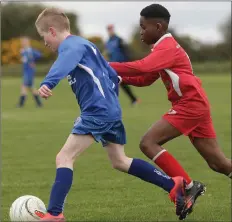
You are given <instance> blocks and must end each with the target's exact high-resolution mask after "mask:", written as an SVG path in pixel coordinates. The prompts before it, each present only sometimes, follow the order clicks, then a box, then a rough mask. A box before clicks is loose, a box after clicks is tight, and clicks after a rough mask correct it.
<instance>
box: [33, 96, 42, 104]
mask: <svg viewBox="0 0 232 222" xmlns="http://www.w3.org/2000/svg"><path fill="white" fill-rule="evenodd" d="M33 96H34V99H35V102H36V104H37V106H42V102H41V100H40V97H39V96H38V95H36V94H34V95H33Z"/></svg>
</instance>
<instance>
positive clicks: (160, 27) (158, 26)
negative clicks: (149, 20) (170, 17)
mask: <svg viewBox="0 0 232 222" xmlns="http://www.w3.org/2000/svg"><path fill="white" fill-rule="evenodd" d="M156 29H157V30H158V31H161V30H162V24H161V23H157V24H156Z"/></svg>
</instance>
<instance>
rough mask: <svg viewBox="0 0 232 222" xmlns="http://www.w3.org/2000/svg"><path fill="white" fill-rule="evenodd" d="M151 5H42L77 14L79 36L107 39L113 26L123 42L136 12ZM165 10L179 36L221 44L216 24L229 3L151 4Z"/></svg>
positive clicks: (135, 20) (136, 21) (228, 10)
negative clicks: (94, 36) (163, 7)
mask: <svg viewBox="0 0 232 222" xmlns="http://www.w3.org/2000/svg"><path fill="white" fill-rule="evenodd" d="M153 3H154V1H153V2H133V1H127V2H122V1H121V2H113V1H111V2H100V1H99V2H96V1H95V2H88V1H87V2H80V1H76V2H75V1H72V2H71V1H70V2H69V1H67V2H62V1H59V2H56V1H53V2H43V4H45V5H47V6H56V7H60V8H63V9H64V10H68V11H70V12H74V13H77V14H78V16H79V21H78V22H79V27H80V30H81V32H82V34H83V35H85V36H91V35H100V36H102V37H103V38H104V39H106V38H107V32H106V25H107V24H111V23H112V24H114V25H115V28H116V32H117V34H118V35H120V36H121V37H122V38H124V39H125V40H126V41H128V40H129V39H130V38H131V34H132V32H133V29H134V27H135V26H136V25H138V24H139V17H140V11H141V10H142V9H143V8H144V7H146V6H147V5H150V4H153ZM155 3H159V4H162V5H163V6H165V7H167V9H168V10H169V12H170V14H171V22H170V26H171V27H173V28H175V29H176V31H177V32H178V33H179V34H188V35H191V36H192V37H194V38H195V39H196V40H199V41H202V42H205V43H215V42H219V41H221V40H222V36H221V34H220V32H219V30H218V28H219V26H220V24H222V23H223V22H224V21H226V18H227V17H228V16H229V15H230V14H231V2H212V1H211V2H167V1H162V2H161V1H159V2H155Z"/></svg>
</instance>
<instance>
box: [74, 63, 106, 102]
mask: <svg viewBox="0 0 232 222" xmlns="http://www.w3.org/2000/svg"><path fill="white" fill-rule="evenodd" d="M78 67H80V68H81V69H84V70H85V71H86V72H87V73H89V75H91V76H92V78H93V81H94V82H95V83H96V85H97V87H98V89H99V91H100V93H101V94H102V95H103V97H104V98H105V94H104V91H103V88H102V86H101V83H100V80H99V79H98V78H97V77H96V76H95V75H94V73H93V70H92V69H90V68H89V67H87V66H84V65H82V64H80V63H79V64H78Z"/></svg>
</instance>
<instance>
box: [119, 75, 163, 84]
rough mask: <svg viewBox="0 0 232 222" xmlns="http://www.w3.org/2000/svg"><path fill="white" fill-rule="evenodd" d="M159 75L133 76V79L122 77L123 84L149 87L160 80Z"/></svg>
mask: <svg viewBox="0 0 232 222" xmlns="http://www.w3.org/2000/svg"><path fill="white" fill-rule="evenodd" d="M159 77H160V75H159V73H156V74H154V73H148V74H144V75H141V76H133V77H130V76H129V77H128V76H126V77H122V83H124V84H126V85H132V86H137V87H143V86H149V85H151V84H152V83H154V82H155V81H156V80H157V79H159Z"/></svg>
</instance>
